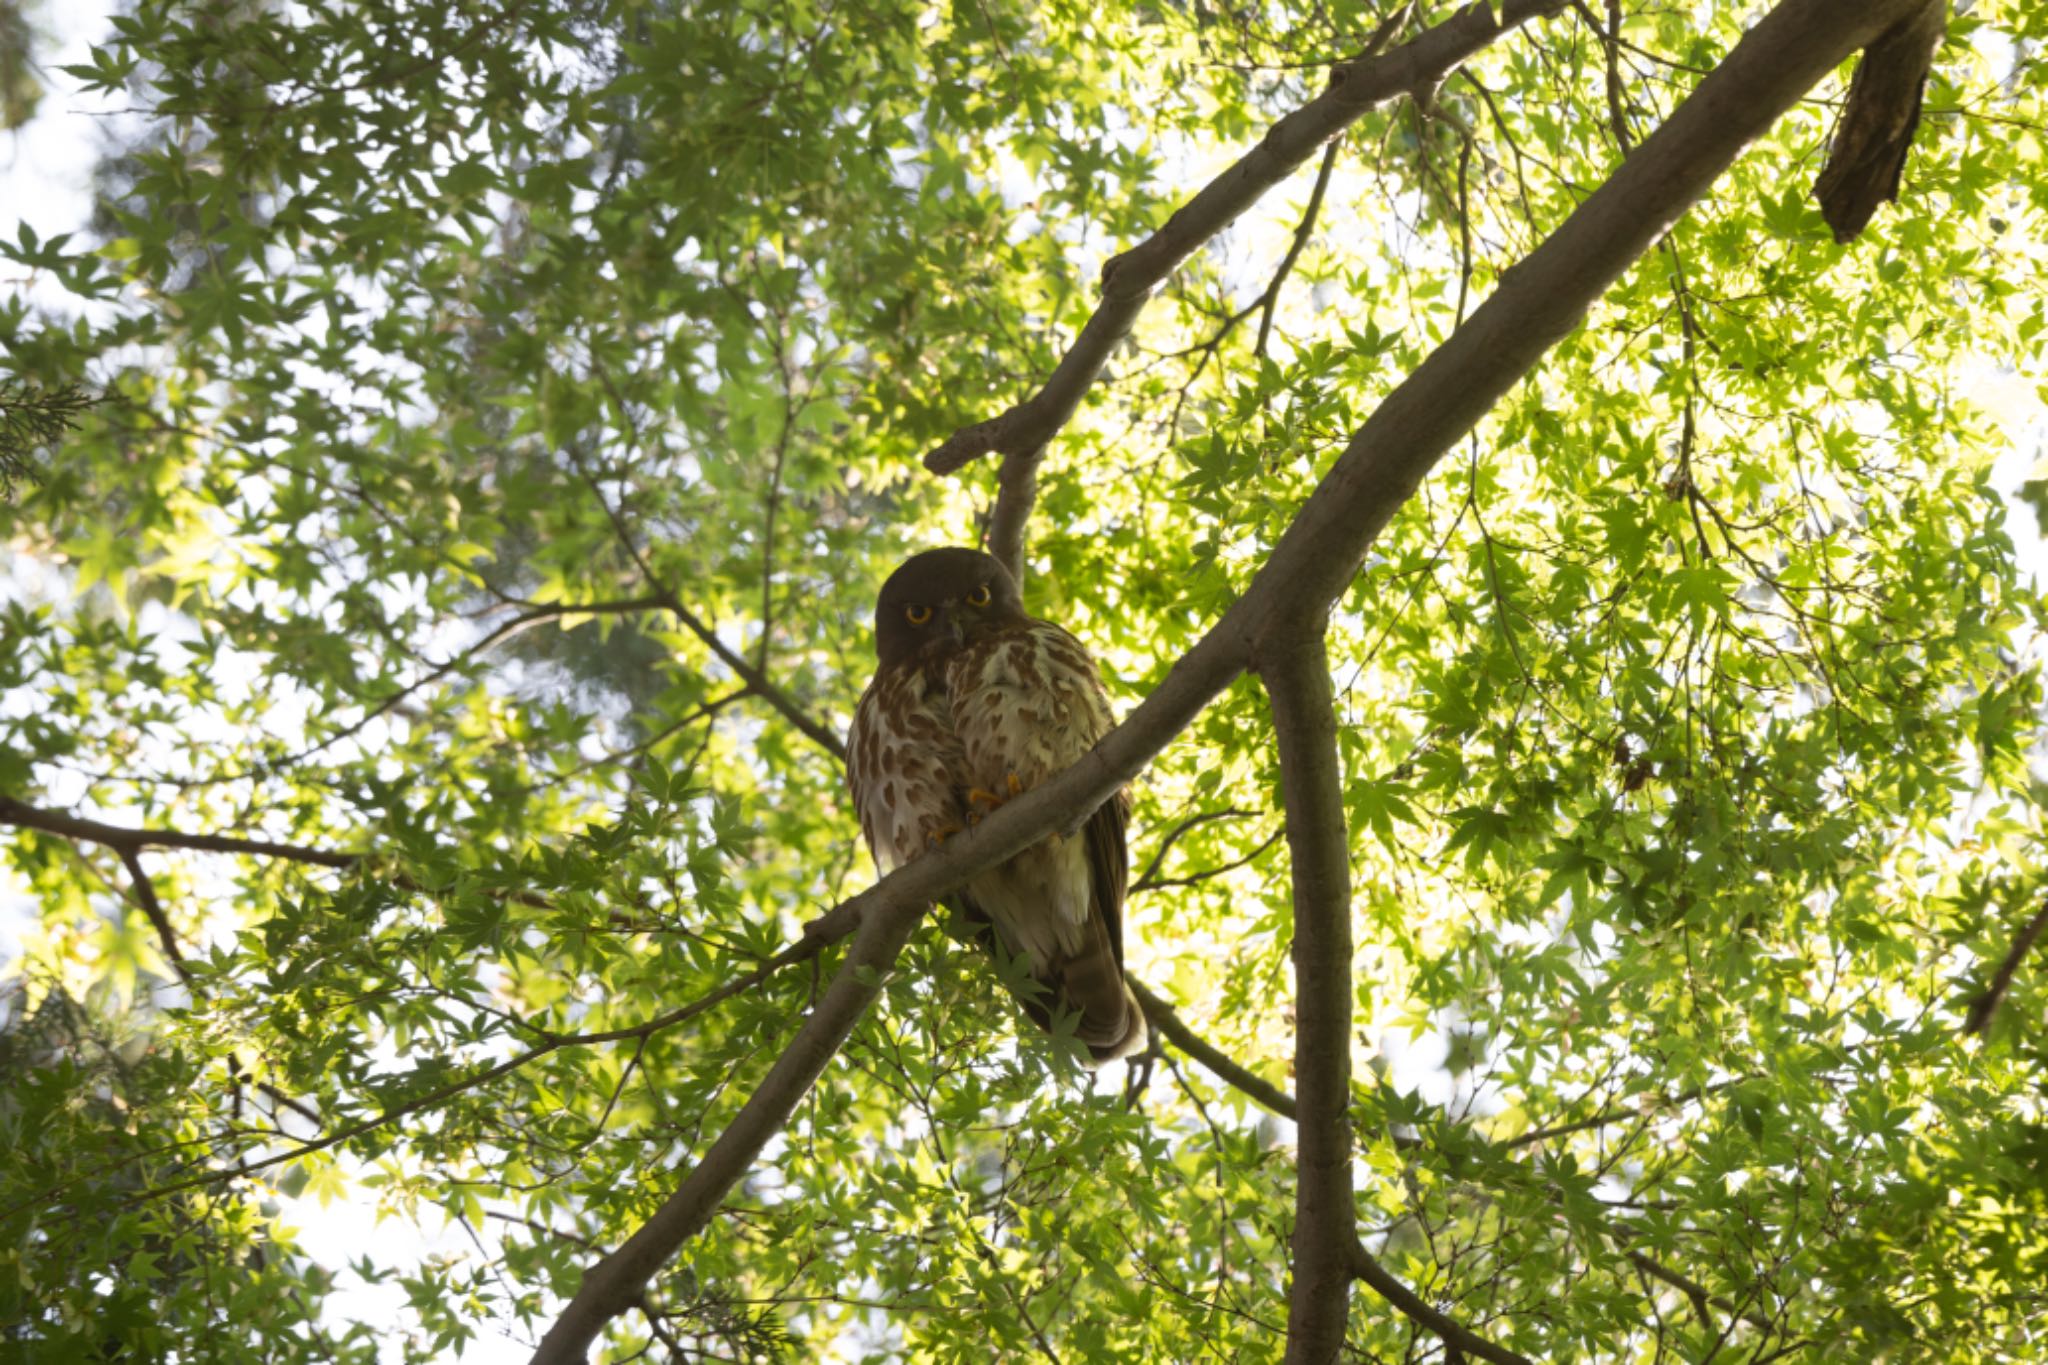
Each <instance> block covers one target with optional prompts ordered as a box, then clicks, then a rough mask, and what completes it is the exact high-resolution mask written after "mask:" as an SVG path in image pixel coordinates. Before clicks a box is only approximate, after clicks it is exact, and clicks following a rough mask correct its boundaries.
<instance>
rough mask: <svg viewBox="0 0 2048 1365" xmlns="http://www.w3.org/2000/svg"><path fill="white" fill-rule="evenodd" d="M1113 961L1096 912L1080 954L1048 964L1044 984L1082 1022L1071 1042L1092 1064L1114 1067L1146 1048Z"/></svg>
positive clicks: (1140, 1022) (1134, 1004) (1132, 999)
mask: <svg viewBox="0 0 2048 1365" xmlns="http://www.w3.org/2000/svg"><path fill="white" fill-rule="evenodd" d="M1117 957H1118V954H1117V952H1116V948H1115V945H1113V944H1112V943H1111V942H1110V941H1109V926H1108V925H1107V924H1105V923H1104V922H1103V918H1102V915H1101V913H1100V912H1099V911H1098V912H1096V913H1093V914H1090V915H1089V916H1088V930H1087V937H1086V939H1085V940H1084V941H1083V942H1082V944H1081V947H1080V950H1079V951H1078V952H1075V953H1073V954H1071V955H1069V956H1067V957H1066V958H1064V959H1062V960H1060V961H1059V962H1056V963H1054V964H1052V966H1051V969H1050V970H1049V971H1047V972H1046V973H1045V974H1044V978H1043V979H1044V980H1045V984H1046V985H1047V986H1049V987H1051V988H1052V992H1053V996H1054V998H1055V999H1057V1000H1059V1001H1061V1002H1062V1003H1063V1004H1065V1005H1066V1006H1067V1008H1069V1009H1071V1010H1072V1011H1074V1013H1076V1014H1078V1015H1080V1016H1081V1022H1080V1023H1079V1024H1077V1025H1076V1026H1075V1028H1074V1037H1075V1038H1076V1039H1078V1040H1079V1041H1080V1042H1082V1043H1083V1044H1085V1045H1086V1046H1087V1048H1088V1054H1089V1056H1091V1057H1093V1058H1094V1059H1095V1060H1096V1061H1097V1062H1113V1061H1115V1060H1116V1059H1117V1058H1119V1057H1128V1056H1130V1055H1131V1054H1132V1053H1134V1052H1138V1051H1141V1050H1142V1049H1143V1048H1144V1046H1145V1038H1146V1034H1145V1013H1144V1011H1143V1010H1141V1009H1139V1008H1138V999H1137V997H1136V996H1134V995H1132V994H1131V988H1130V987H1129V986H1127V985H1125V984H1124V969H1123V964H1122V963H1121V962H1119V961H1118V960H1117ZM1041 1022H1042V1021H1041Z"/></svg>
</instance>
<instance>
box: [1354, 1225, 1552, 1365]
mask: <svg viewBox="0 0 2048 1365" xmlns="http://www.w3.org/2000/svg"><path fill="white" fill-rule="evenodd" d="M1350 1254H1351V1268H1352V1272H1353V1273H1354V1274H1356V1275H1357V1277H1358V1278H1359V1279H1361V1280H1363V1281H1365V1283H1366V1284H1368V1285H1370V1286H1371V1287H1372V1290H1373V1292H1374V1293H1376V1294H1378V1295H1379V1296H1380V1297H1381V1298H1383V1299H1385V1300H1386V1301H1387V1302H1388V1303H1391V1304H1392V1305H1394V1308H1395V1310H1396V1311H1398V1312H1399V1313H1400V1314H1401V1316H1402V1317H1404V1318H1407V1319H1408V1320H1409V1321H1410V1322H1413V1323H1417V1324H1419V1325H1421V1326H1423V1327H1426V1328H1428V1329H1429V1330H1430V1331H1432V1332H1434V1333H1436V1334H1437V1336H1439V1337H1441V1338H1442V1339H1443V1343H1444V1346H1445V1348H1446V1350H1447V1351H1460V1352H1463V1353H1464V1354H1466V1355H1469V1356H1478V1357H1479V1358H1480V1359H1481V1360H1491V1361H1495V1362H1497V1363H1498V1365H1532V1362H1531V1361H1530V1360H1529V1358H1528V1357H1527V1356H1524V1355H1517V1354H1516V1353H1515V1352H1513V1351H1510V1350H1508V1349H1507V1348H1506V1347H1505V1346H1496V1345H1494V1344H1493V1343H1492V1342H1490V1341H1488V1340H1487V1339H1486V1338H1485V1337H1482V1336H1480V1335H1479V1334H1478V1333H1476V1332H1474V1331H1473V1330H1472V1329H1471V1328H1469V1327H1467V1326H1465V1325H1464V1324H1463V1323H1461V1322H1459V1321H1458V1320H1457V1319H1456V1318H1453V1317H1451V1316H1450V1315H1449V1314H1447V1313H1443V1312H1441V1311H1439V1310H1437V1309H1436V1308H1433V1307H1431V1306H1430V1304H1429V1302H1428V1301H1427V1300H1425V1299H1424V1298H1423V1297H1422V1296H1421V1295H1420V1294H1417V1293H1416V1292H1415V1291H1414V1290H1412V1289H1410V1288H1409V1287H1408V1286H1407V1285H1405V1284H1403V1283H1401V1281H1400V1280H1398V1279H1396V1278H1395V1276H1394V1273H1393V1272H1392V1271H1390V1270H1388V1269H1387V1268H1386V1267H1385V1266H1383V1265H1381V1264H1380V1263H1379V1262H1378V1261H1376V1260H1374V1259H1373V1257H1372V1254H1371V1253H1370V1252H1368V1251H1367V1250H1366V1249H1365V1248H1364V1247H1363V1246H1360V1245H1359V1244H1358V1243H1356V1242H1354V1243H1352V1245H1351V1252H1350Z"/></svg>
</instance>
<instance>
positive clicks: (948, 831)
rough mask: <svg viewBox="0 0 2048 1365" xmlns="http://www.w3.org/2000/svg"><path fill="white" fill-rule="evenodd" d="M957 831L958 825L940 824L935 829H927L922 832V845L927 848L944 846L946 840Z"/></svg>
mask: <svg viewBox="0 0 2048 1365" xmlns="http://www.w3.org/2000/svg"><path fill="white" fill-rule="evenodd" d="M959 832H960V826H958V825H940V826H939V827H938V828H937V829H928V830H926V831H925V832H924V846H925V847H926V848H928V849H940V848H943V847H945V844H946V840H948V839H950V838H952V837H953V836H954V835H956V834H958V833H959Z"/></svg>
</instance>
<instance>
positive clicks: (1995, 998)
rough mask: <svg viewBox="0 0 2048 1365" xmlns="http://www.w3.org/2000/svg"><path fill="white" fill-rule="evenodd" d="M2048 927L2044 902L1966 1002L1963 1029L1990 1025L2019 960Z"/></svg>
mask: <svg viewBox="0 0 2048 1365" xmlns="http://www.w3.org/2000/svg"><path fill="white" fill-rule="evenodd" d="M2044 929H2048V905H2044V906H2042V907H2041V909H2040V911H2039V912H2038V913H2037V914H2036V915H2035V916H2034V917H2033V919H2031V920H2029V921H2027V927H2026V928H2024V929H2022V930H2020V932H2019V937H2017V938H2015V939H2014V940H2013V941H2012V947H2011V948H2009V949H2007V950H2006V954H2005V959H2004V960H2003V961H2002V962H2000V963H1999V964H1998V970H1997V971H1996V972H1994V973H1992V976H1991V984H1990V985H1989V986H1986V987H1985V988H1984V993H1983V994H1982V995H1980V996H1978V997H1977V998H1976V999H1975V1000H1972V1001H1971V1002H1970V1013H1969V1017H1968V1018H1966V1019H1964V1020H1963V1032H1965V1033H1985V1032H1988V1031H1989V1030H1990V1028H1991V1021H1992V1019H1993V1018H1994V1017H1996V1016H1997V1014H1998V1007H1999V1006H2000V1005H2001V1004H2003V1003H2004V1002H2005V993H2006V992H2007V991H2009V990H2011V989H2012V979H2013V977H2014V976H2015V975H2016V974H2017V973H2018V972H2019V969H2020V963H2021V962H2022V961H2023V960H2024V959H2025V958H2026V956H2027V954H2028V953H2029V952H2030V951H2032V949H2033V947H2034V941H2035V940H2036V939H2038V938H2040V937H2041V931H2042V930H2044Z"/></svg>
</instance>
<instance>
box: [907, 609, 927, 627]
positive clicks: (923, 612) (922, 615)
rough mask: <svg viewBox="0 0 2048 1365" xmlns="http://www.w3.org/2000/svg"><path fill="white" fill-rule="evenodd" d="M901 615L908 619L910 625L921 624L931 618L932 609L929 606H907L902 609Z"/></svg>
mask: <svg viewBox="0 0 2048 1365" xmlns="http://www.w3.org/2000/svg"><path fill="white" fill-rule="evenodd" d="M903 615H904V617H905V618H906V619H908V620H909V622H910V624H911V625H913V626H921V625H923V624H924V623H925V622H927V621H929V620H931V619H932V609H931V608H930V607H921V606H909V607H905V608H904V609H903Z"/></svg>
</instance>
